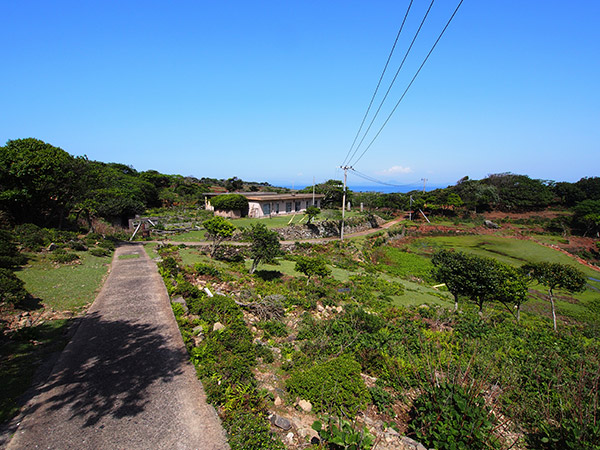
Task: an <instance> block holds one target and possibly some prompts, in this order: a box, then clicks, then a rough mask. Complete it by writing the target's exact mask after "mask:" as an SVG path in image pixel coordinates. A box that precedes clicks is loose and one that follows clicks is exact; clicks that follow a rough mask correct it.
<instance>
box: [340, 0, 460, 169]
mask: <svg viewBox="0 0 600 450" xmlns="http://www.w3.org/2000/svg"><path fill="white" fill-rule="evenodd" d="M463 1H464V0H460V2H459V3H458V6H457V7H456V9H455V10H454V12H453V13H452V16H450V19H448V22H447V23H446V26H445V27H444V29H443V30H442V32H441V33H440V35H439V36H438V38H437V39H436V41H435V43H434V44H433V46H432V47H431V50H429V53H427V56H426V57H425V59H424V60H423V62H422V63H421V65H420V66H419V69H418V70H417V72H416V73H415V75H414V76H413V77H412V80H411V81H410V83H409V84H408V86H407V87H406V89H405V90H404V93H403V94H402V96H401V97H400V100H398V102H397V103H396V106H394V109H392V112H390V114H389V115H388V117H387V119H386V120H385V122H384V123H383V125H381V128H379V131H378V132H377V134H376V135H375V137H374V138H373V139H372V140H371V142H369V145H368V146H367V148H365V149H364V151H363V152H362V153H361V154H360V156H359V157H358V159H356V160H355V161H354V163H353V164H352V165H356V164H357V163H358V162H359V161H360V160H361V158H362V157H363V156H364V155H365V153H366V152H367V150H369V149H370V148H371V146H372V145H373V143H374V142H375V140H376V139H377V138H378V137H379V135H380V134H381V132H382V131H383V129H384V128H385V126H386V125H387V123H388V122H389V121H390V119H391V117H392V115H394V112H396V109H397V108H398V106H399V105H400V103H401V102H402V100H403V99H404V96H405V95H406V93H407V92H408V90H409V89H410V87H411V86H412V84H413V83H414V81H415V79H416V78H417V76H418V75H419V73H420V72H421V69H423V66H424V65H425V63H426V62H427V60H428V59H429V57H430V56H431V54H432V53H433V50H434V49H435V47H436V46H437V44H438V42H440V39H441V38H442V36H443V35H444V33H445V32H446V30H447V29H448V26H450V23H451V22H452V19H454V16H455V15H456V13H457V12H458V10H459V8H460V6H461V5H462V3H463ZM353 156H354V155H353Z"/></svg>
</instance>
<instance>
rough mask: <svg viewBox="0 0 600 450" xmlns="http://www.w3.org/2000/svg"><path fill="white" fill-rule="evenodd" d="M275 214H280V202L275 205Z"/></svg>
mask: <svg viewBox="0 0 600 450" xmlns="http://www.w3.org/2000/svg"><path fill="white" fill-rule="evenodd" d="M275 214H279V202H277V203H275Z"/></svg>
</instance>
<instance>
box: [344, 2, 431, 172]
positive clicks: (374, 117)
mask: <svg viewBox="0 0 600 450" xmlns="http://www.w3.org/2000/svg"><path fill="white" fill-rule="evenodd" d="M434 2H435V0H431V3H430V4H429V8H427V11H426V12H425V15H424V16H423V20H421V24H420V25H419V28H418V29H417V31H416V33H415V35H414V37H413V39H412V41H411V43H410V45H409V47H408V49H407V50H406V53H405V54H404V58H402V62H401V63H400V66H399V67H398V70H396V74H395V75H394V78H393V79H392V81H391V83H390V85H389V87H388V89H387V91H386V93H385V95H384V96H383V99H382V100H381V102H380V103H379V107H378V108H377V111H375V115H374V116H373V118H372V119H371V122H370V123H369V127H368V128H367V130H366V131H365V133H364V134H363V137H362V139H361V140H360V142H359V143H358V145H357V146H356V148H355V149H354V153H352V156H351V157H350V160H349V161H351V160H352V158H354V156H355V155H356V152H358V150H359V149H360V146H361V145H362V143H363V142H364V140H365V139H366V137H367V135H368V134H369V131H371V127H372V126H373V123H374V122H375V119H377V116H378V115H379V112H380V111H381V108H382V107H383V104H384V103H385V101H386V100H387V98H388V95H389V93H390V91H391V90H392V87H393V86H394V83H395V82H396V78H398V75H399V74H400V71H401V70H402V67H404V63H405V62H406V58H408V55H409V53H410V51H411V50H412V48H413V45H414V44H415V41H416V40H417V37H419V33H420V32H421V29H422V28H423V25H424V24H425V21H426V20H427V16H429V12H430V11H431V8H432V7H433V4H434Z"/></svg>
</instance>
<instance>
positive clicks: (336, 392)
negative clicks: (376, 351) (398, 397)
mask: <svg viewBox="0 0 600 450" xmlns="http://www.w3.org/2000/svg"><path fill="white" fill-rule="evenodd" d="M287 389H288V390H289V392H290V394H292V395H297V396H299V397H301V398H303V399H306V400H308V401H310V402H311V403H312V404H313V407H314V408H315V410H316V411H328V410H329V411H335V412H339V411H343V412H345V413H347V414H350V415H354V414H356V413H357V412H358V410H360V409H361V408H364V407H365V406H366V405H367V403H368V401H369V399H370V395H369V391H368V390H367V387H366V386H365V383H364V381H363V380H362V378H361V376H360V364H358V363H357V362H356V361H355V360H354V358H352V356H348V355H342V356H340V357H337V358H333V359H331V360H329V361H326V362H324V363H321V364H316V365H315V366H313V367H311V368H310V369H307V370H299V371H295V372H293V373H292V375H291V377H290V379H289V380H288V381H287Z"/></svg>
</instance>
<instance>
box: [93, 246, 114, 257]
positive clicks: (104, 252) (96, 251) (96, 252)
mask: <svg viewBox="0 0 600 450" xmlns="http://www.w3.org/2000/svg"><path fill="white" fill-rule="evenodd" d="M110 253H111V252H110V250H109V249H107V248H101V247H97V248H93V249H91V250H90V255H92V256H97V257H103V256H109V255H110Z"/></svg>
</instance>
